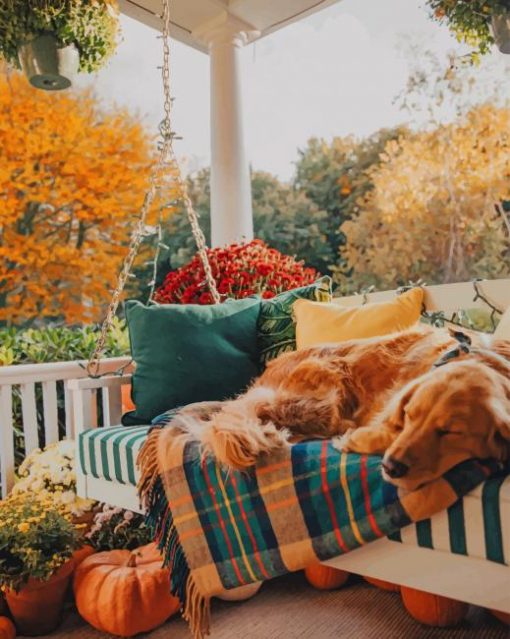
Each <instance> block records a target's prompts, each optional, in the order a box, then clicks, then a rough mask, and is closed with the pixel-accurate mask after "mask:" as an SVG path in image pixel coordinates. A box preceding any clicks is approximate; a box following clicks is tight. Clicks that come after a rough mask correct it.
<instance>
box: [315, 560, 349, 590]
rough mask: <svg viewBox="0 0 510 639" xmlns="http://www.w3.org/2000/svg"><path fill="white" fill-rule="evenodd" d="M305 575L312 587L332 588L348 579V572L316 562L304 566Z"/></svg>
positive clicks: (337, 586) (320, 588) (341, 584)
mask: <svg viewBox="0 0 510 639" xmlns="http://www.w3.org/2000/svg"><path fill="white" fill-rule="evenodd" d="M305 577H306V578H307V580H308V583H309V584H311V585H312V586H313V587H314V588H318V589H319V590H333V589H334V588H340V586H343V585H344V584H345V582H346V581H347V579H349V573H348V572H345V570H338V569H337V568H330V567H329V566H324V565H323V564H319V563H316V564H311V565H310V566H308V567H307V568H305Z"/></svg>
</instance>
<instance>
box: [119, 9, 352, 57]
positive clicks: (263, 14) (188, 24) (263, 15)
mask: <svg viewBox="0 0 510 639" xmlns="http://www.w3.org/2000/svg"><path fill="white" fill-rule="evenodd" d="M339 1H340V0H171V9H170V11H171V17H172V24H173V33H172V35H173V37H174V38H176V39H177V40H180V41H181V42H184V43H186V44H188V45H190V46H192V47H194V48H196V49H199V50H200V51H204V52H206V51H207V49H206V47H205V46H204V45H203V43H201V42H199V41H197V40H196V39H195V38H194V37H193V33H194V32H195V31H197V30H200V28H202V27H204V26H205V25H207V24H208V23H210V22H211V21H214V20H218V19H221V17H222V16H223V17H224V16H226V15H231V16H232V17H234V18H237V19H238V20H241V21H242V22H244V23H245V24H246V25H247V27H248V28H251V29H252V30H253V31H254V32H258V34H257V35H256V37H254V38H253V39H258V38H261V37H264V36H265V35H268V34H269V33H273V31H277V30H278V29H281V28H282V27H285V26H287V25H288V24H291V23H292V22H296V21H297V20H301V19H302V18H304V17H306V16H309V15H311V14H312V13H316V12H317V11H320V10H321V9H325V8H326V7H329V6H331V5H333V4H336V3H337V2H339ZM120 7H121V11H122V12H123V13H125V14H126V15H128V16H130V17H131V18H134V19H135V20H138V21H139V22H143V23H145V24H147V25H149V26H151V27H153V28H155V29H159V28H160V27H161V20H160V18H159V17H158V14H159V13H161V0H120Z"/></svg>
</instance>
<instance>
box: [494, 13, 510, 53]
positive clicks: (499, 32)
mask: <svg viewBox="0 0 510 639" xmlns="http://www.w3.org/2000/svg"><path fill="white" fill-rule="evenodd" d="M491 27H492V35H493V36H494V40H495V42H496V46H497V47H498V49H499V50H500V51H501V53H510V11H507V12H505V13H495V14H494V15H493V16H492V19H491Z"/></svg>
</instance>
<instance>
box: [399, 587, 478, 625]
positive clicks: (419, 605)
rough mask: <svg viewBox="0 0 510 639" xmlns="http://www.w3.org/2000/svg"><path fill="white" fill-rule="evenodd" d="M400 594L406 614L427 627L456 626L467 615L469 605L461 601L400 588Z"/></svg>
mask: <svg viewBox="0 0 510 639" xmlns="http://www.w3.org/2000/svg"><path fill="white" fill-rule="evenodd" d="M400 594H401V595H402V601H403V602H404V606H405V607H406V610H407V612H408V613H409V614H410V615H411V617H413V618H414V619H416V621H419V622H420V623H423V624H425V625H427V626H441V627H448V626H456V625H457V624H458V623H460V622H461V621H462V620H463V619H464V617H465V616H466V614H467V611H468V609H469V605H468V604H467V603H464V602H462V601H456V600H455V599H449V598H448V597H440V596H439V595H431V594H430V593H428V592H422V591H421V590H415V589H414V588H407V587H405V586H401V588H400Z"/></svg>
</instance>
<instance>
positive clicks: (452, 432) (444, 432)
mask: <svg viewBox="0 0 510 639" xmlns="http://www.w3.org/2000/svg"><path fill="white" fill-rule="evenodd" d="M436 434H437V435H439V437H444V436H445V435H463V434H464V433H461V432H460V431H457V430H448V428H437V429H436Z"/></svg>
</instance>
